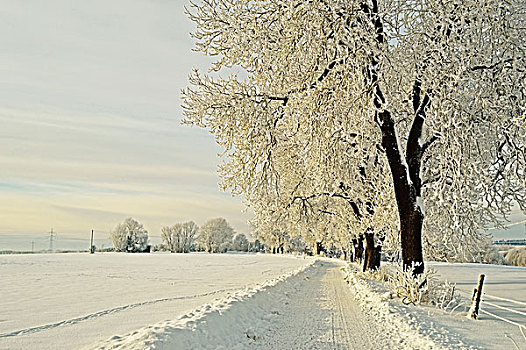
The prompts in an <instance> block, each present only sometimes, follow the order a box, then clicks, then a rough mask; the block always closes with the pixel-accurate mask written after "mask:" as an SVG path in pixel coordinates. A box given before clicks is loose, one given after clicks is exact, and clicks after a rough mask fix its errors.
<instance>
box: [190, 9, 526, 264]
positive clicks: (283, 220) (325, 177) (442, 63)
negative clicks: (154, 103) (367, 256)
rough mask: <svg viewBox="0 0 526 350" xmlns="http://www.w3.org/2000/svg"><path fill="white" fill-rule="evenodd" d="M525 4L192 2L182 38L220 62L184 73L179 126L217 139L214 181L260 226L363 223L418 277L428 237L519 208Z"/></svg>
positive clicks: (335, 233)
mask: <svg viewBox="0 0 526 350" xmlns="http://www.w3.org/2000/svg"><path fill="white" fill-rule="evenodd" d="M525 12H526V10H525V2H524V1H513V0H512V1H500V0H486V1H470V0H467V1H400V0H388V1H376V0H361V1H353V0H351V1H349V0H345V1H344V0H321V1H299V0H260V1H243V0H203V1H201V2H200V3H195V4H193V5H192V7H191V9H190V10H189V16H190V18H191V19H192V20H193V21H194V23H195V24H196V26H197V29H196V31H195V32H194V33H193V37H194V38H195V40H196V50H198V51H200V52H202V53H203V54H205V55H208V56H213V57H216V60H215V62H214V63H213V64H212V66H211V71H210V72H209V73H201V72H198V71H197V70H196V71H194V72H193V73H192V74H191V75H190V86H189V87H188V88H187V89H185V90H184V92H183V98H184V103H183V108H184V113H185V122H186V123H188V124H193V125H197V126H200V127H203V128H207V129H208V130H210V132H211V133H212V134H213V135H214V136H215V139H216V141H217V143H218V144H219V145H220V146H221V147H223V149H224V158H225V162H224V163H223V164H222V165H221V166H220V169H219V172H220V175H221V176H222V179H223V182H222V186H223V188H224V189H228V190H230V191H232V192H233V193H234V194H242V195H244V196H245V198H246V200H247V203H248V205H250V206H252V208H253V209H254V211H255V213H256V218H255V220H254V223H255V224H256V226H257V227H258V230H261V229H264V230H267V231H268V232H270V230H271V228H279V230H278V231H283V229H285V230H287V231H288V232H290V233H295V234H302V235H303V236H309V235H311V236H312V239H313V240H316V241H320V240H323V239H326V240H330V241H331V242H336V243H339V244H340V245H346V244H349V242H350V239H351V238H352V236H353V235H355V234H356V233H358V232H364V231H365V230H366V229H367V228H374V229H375V230H376V232H377V234H378V233H379V232H382V233H381V234H382V235H385V236H387V238H386V244H389V245H390V246H391V247H393V249H394V248H396V249H399V250H400V251H401V258H402V260H403V263H404V265H405V266H406V267H407V266H411V265H412V264H414V263H417V264H420V265H419V266H418V267H417V271H416V272H417V273H418V272H421V271H423V247H424V248H425V249H426V252H427V253H428V254H430V255H432V254H435V253H437V252H439V251H441V250H444V249H446V250H448V251H451V250H453V249H457V250H459V251H460V252H458V254H462V252H461V250H462V249H463V248H464V247H465V246H466V245H469V244H472V243H473V242H478V241H481V240H482V238H483V237H482V236H481V232H482V230H483V229H484V228H486V227H488V226H489V225H495V224H497V225H498V224H499V223H501V222H502V220H504V219H505V218H506V215H507V214H508V213H509V211H510V209H511V207H512V205H514V204H518V205H519V206H520V208H521V209H522V210H523V211H526V183H525V181H526V180H525V179H526V170H525V169H526V151H525V146H526V115H525V101H526V99H525V92H526V91H525V81H526V77H525V71H526V58H525V55H524V53H525V52H526V28H525V27H524V23H525V22H526V16H525ZM236 72H237V73H236ZM225 73H226V74H228V75H225ZM396 218H398V220H397V219H396ZM422 229H424V230H423V232H424V236H423V237H422ZM399 232H400V233H399ZM422 244H423V245H422Z"/></svg>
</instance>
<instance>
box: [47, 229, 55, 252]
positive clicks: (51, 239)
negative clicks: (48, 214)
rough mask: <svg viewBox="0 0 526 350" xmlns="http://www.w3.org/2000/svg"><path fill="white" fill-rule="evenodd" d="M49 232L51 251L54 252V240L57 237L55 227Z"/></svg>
mask: <svg viewBox="0 0 526 350" xmlns="http://www.w3.org/2000/svg"><path fill="white" fill-rule="evenodd" d="M48 233H49V251H50V252H51V253H53V240H54V239H55V238H56V237H57V233H56V232H54V231H53V227H52V228H51V231H49V232H48Z"/></svg>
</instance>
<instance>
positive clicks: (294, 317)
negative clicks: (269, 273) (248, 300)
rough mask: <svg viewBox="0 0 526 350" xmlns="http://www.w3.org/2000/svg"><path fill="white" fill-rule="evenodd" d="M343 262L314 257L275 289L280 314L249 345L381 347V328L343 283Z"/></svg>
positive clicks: (382, 335)
mask: <svg viewBox="0 0 526 350" xmlns="http://www.w3.org/2000/svg"><path fill="white" fill-rule="evenodd" d="M341 267H342V264H340V263H338V262H336V261H318V262H316V264H315V266H314V267H313V268H310V269H308V270H306V271H305V272H303V273H301V274H299V275H298V276H296V277H293V278H291V279H290V280H289V281H287V283H286V284H284V285H283V286H277V287H276V289H277V290H275V291H273V292H274V293H279V292H280V291H278V289H282V290H283V291H282V293H284V295H287V298H283V299H277V300H279V302H278V303H275V304H274V306H273V307H274V308H275V310H276V311H277V312H278V313H279V314H278V316H277V317H274V322H272V323H271V324H270V325H269V327H268V328H266V329H264V330H263V333H262V334H261V337H260V339H259V340H258V341H256V342H254V343H253V344H252V345H253V347H254V348H262V349H382V348H384V344H386V341H387V339H385V336H384V333H383V332H382V330H381V329H380V328H379V327H378V325H377V324H375V322H374V320H372V321H373V322H371V320H368V319H367V317H366V316H365V315H364V314H363V313H362V311H361V309H360V306H359V305H358V303H357V301H355V299H354V297H353V296H352V295H351V292H350V289H349V288H348V287H347V285H346V283H345V281H344V276H343V272H342V271H341Z"/></svg>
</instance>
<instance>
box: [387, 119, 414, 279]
mask: <svg viewBox="0 0 526 350" xmlns="http://www.w3.org/2000/svg"><path fill="white" fill-rule="evenodd" d="M377 118H378V120H379V123H380V128H381V130H382V145H383V147H384V149H385V153H386V155H387V160H388V163H389V167H390V169H391V175H392V178H393V185H394V191H395V196H396V203H397V207H398V216H399V218H400V241H401V245H402V246H401V250H402V262H403V265H404V269H410V268H412V267H413V266H414V271H413V273H414V274H415V275H418V274H421V273H422V272H424V258H423V254H422V224H423V221H424V213H423V212H422V208H421V207H420V205H418V203H417V198H418V197H417V196H419V195H420V188H417V187H416V186H415V183H414V182H413V181H412V179H411V178H410V171H411V173H413V172H416V171H415V167H414V166H413V167H411V168H410V167H409V166H408V163H412V164H413V165H417V166H418V167H417V169H416V170H418V172H419V171H420V163H421V153H419V154H417V155H418V158H417V157H415V156H413V152H410V148H411V147H412V146H414V145H413V143H411V141H412V140H411V137H410V139H409V140H408V152H407V153H408V158H409V159H408V160H409V162H406V160H405V158H404V156H403V154H402V151H401V149H400V145H399V144H398V140H397V135H396V130H395V126H394V121H393V118H392V116H391V113H390V112H389V111H382V112H380V113H378V115H377ZM413 126H414V125H413ZM415 142H416V143H418V139H417V140H415ZM414 175H415V176H414V178H415V180H416V178H417V177H418V178H419V174H418V173H417V174H414ZM417 185H419V184H417Z"/></svg>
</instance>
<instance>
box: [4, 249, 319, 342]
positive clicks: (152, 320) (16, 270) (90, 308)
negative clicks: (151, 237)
mask: <svg viewBox="0 0 526 350" xmlns="http://www.w3.org/2000/svg"><path fill="white" fill-rule="evenodd" d="M313 261H314V260H313V259H309V258H307V259H304V258H303V257H293V256H279V255H263V254H200V253H194V254H126V253H103V254H100V253H98V254H94V255H89V254H35V255H4V256H0V277H1V279H2V284H1V285H0V310H1V312H0V349H2V350H3V349H6V350H7V349H10V350H16V349H54V350H55V349H56V350H59V349H79V348H84V347H90V346H92V345H93V344H94V343H97V342H102V341H105V340H107V339H109V338H110V337H114V339H115V337H116V335H119V334H120V335H123V334H128V333H133V332H134V331H136V330H137V329H140V328H143V327H145V326H147V325H152V324H158V323H160V322H163V321H166V320H174V319H177V318H178V317H179V316H181V315H185V314H188V313H190V312H192V310H194V311H193V312H196V311H195V310H197V309H199V310H200V311H203V312H204V311H206V310H207V308H208V309H209V308H210V307H209V305H211V304H210V303H212V304H213V303H214V302H216V304H217V305H220V304H222V303H224V302H225V300H231V298H238V297H240V296H242V295H249V294H251V293H252V294H253V293H254V291H256V290H259V289H261V288H264V287H265V286H269V285H273V284H275V283H277V282H278V281H281V280H283V279H284V278H286V277H288V276H290V275H292V274H294V273H297V272H299V271H300V270H302V269H304V268H305V267H307V266H309V265H310V264H312V263H313ZM203 305H207V306H205V307H204V308H203ZM218 307H219V306H218ZM117 338H118V337H117Z"/></svg>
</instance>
